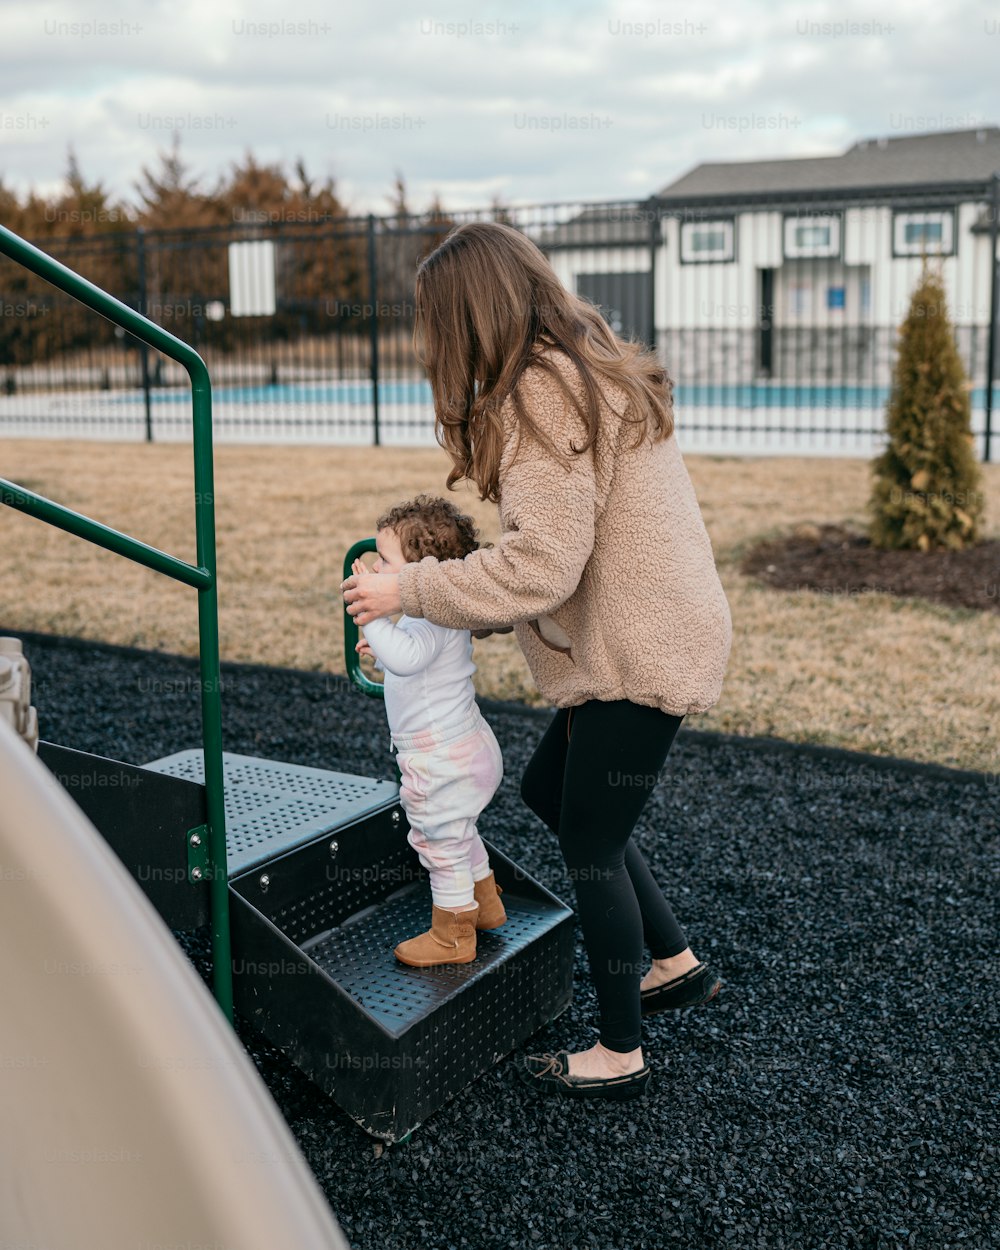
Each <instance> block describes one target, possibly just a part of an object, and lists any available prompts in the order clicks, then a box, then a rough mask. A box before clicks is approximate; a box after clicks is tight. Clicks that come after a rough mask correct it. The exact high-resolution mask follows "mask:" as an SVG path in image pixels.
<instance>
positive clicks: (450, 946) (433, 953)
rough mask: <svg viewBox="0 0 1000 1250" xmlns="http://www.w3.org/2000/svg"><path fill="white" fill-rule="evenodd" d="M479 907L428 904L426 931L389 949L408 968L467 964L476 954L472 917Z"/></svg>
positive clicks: (473, 920)
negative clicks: (453, 908)
mask: <svg viewBox="0 0 1000 1250" xmlns="http://www.w3.org/2000/svg"><path fill="white" fill-rule="evenodd" d="M478 914H479V908H478V906H476V907H470V908H469V910H468V911H448V910H447V909H446V908H444V907H438V906H437V904H436V903H432V904H431V927H430V928H429V929H428V930H427V932H426V933H421V934H419V935H418V936H417V937H412V938H407V939H406V941H405V942H400V944H399V945H398V946H397V947H396V949H395V950H394V951H393V954H394V955H395V956H396V958H397V959H398V960H399V961H400V963H404V964H408V965H409V966H410V967H411V968H432V967H433V966H434V965H435V964H470V963H472V961H473V960H474V959H475V957H476V918H477V916H478Z"/></svg>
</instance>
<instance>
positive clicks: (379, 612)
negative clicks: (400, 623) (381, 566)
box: [340, 573, 403, 625]
mask: <svg viewBox="0 0 1000 1250" xmlns="http://www.w3.org/2000/svg"><path fill="white" fill-rule="evenodd" d="M340 589H341V592H342V593H343V596H344V602H345V603H346V604H347V605H348V606H347V614H348V616H353V617H354V621H355V624H357V625H367V624H368V622H369V621H374V620H377V619H378V618H379V617H380V616H393V615H395V613H397V612H402V610H403V605H402V603H401V602H400V598H399V574H398V573H352V574H351V576H350V577H348V578H347V579H346V581H343V582H341V583H340Z"/></svg>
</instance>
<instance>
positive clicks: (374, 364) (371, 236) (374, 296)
mask: <svg viewBox="0 0 1000 1250" xmlns="http://www.w3.org/2000/svg"><path fill="white" fill-rule="evenodd" d="M368 300H369V307H370V308H371V316H370V318H369V322H368V324H369V327H370V347H371V379H372V418H373V422H374V442H373V446H375V447H378V445H379V442H380V439H379V424H378V266H377V263H376V257H375V214H374V213H369V214H368Z"/></svg>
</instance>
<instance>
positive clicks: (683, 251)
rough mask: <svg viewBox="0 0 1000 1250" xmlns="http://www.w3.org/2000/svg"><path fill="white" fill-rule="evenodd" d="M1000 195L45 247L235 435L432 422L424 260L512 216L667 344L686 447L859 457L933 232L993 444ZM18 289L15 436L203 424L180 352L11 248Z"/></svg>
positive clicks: (630, 327) (137, 434)
mask: <svg viewBox="0 0 1000 1250" xmlns="http://www.w3.org/2000/svg"><path fill="white" fill-rule="evenodd" d="M998 207H1000V177H994V179H993V180H992V181H991V183H989V184H987V185H986V186H985V187H983V186H978V187H972V186H968V185H964V186H953V187H923V188H913V187H909V188H905V189H901V188H899V187H888V188H883V189H875V190H872V189H870V188H869V189H867V190H864V191H856V192H853V191H850V190H848V191H839V192H836V193H834V192H831V191H827V192H823V193H819V192H816V193H814V194H812V195H809V196H804V195H801V194H799V195H796V196H795V197H794V199H791V198H790V197H788V196H787V195H785V196H782V195H779V194H777V193H768V194H757V195H746V196H741V197H739V198H738V199H737V198H735V197H731V196H730V197H721V196H720V197H714V198H713V199H711V200H707V199H703V200H701V201H698V200H690V199H688V200H679V199H678V200H668V199H658V198H651V199H648V200H643V201H635V200H630V201H616V202H611V201H608V202H601V203H562V204H550V205H535V206H528V207H511V208H507V209H502V210H501V209H483V210H472V211H465V212H457V213H454V214H449V215H447V216H444V215H441V214H438V215H435V216H433V217H432V216H427V215H412V216H405V217H400V216H398V215H397V216H394V217H377V216H368V217H363V218H349V219H345V218H339V219H333V220H330V219H316V220H311V221H294V222H289V221H287V220H281V219H276V220H272V219H271V218H270V217H269V216H268V215H267V214H261V213H247V214H243V215H241V217H240V219H239V220H234V222H233V223H232V225H231V226H226V227H214V228H206V229H204V230H196V231H157V232H144V231H142V230H130V231H119V232H116V233H114V234H109V235H98V236H94V237H89V238H85V239H67V240H55V241H48V242H46V243H44V244H43V246H44V247H45V250H47V251H49V252H51V253H52V254H53V255H55V256H56V257H57V258H58V259H59V260H62V261H64V262H65V263H66V264H68V265H69V266H71V267H72V268H73V269H75V270H77V271H78V272H80V273H82V274H83V275H84V276H85V277H87V278H90V279H91V280H92V281H94V282H95V283H97V284H98V285H99V286H102V287H104V288H105V289H107V290H109V291H111V292H112V294H114V295H117V296H118V297H119V298H121V299H124V300H125V301H126V302H127V303H129V304H131V305H132V306H134V307H136V308H138V309H139V310H140V311H142V312H144V313H146V315H148V316H150V317H151V318H152V319H153V320H154V321H157V322H158V323H160V324H161V325H163V326H165V327H167V328H168V329H170V330H172V331H173V332H174V333H175V334H177V335H178V336H179V337H180V338H182V339H183V340H185V341H186V342H189V343H190V344H191V345H192V346H194V347H195V348H196V349H197V350H198V351H199V352H200V353H201V354H202V355H203V356H204V357H205V359H206V361H207V363H208V365H209V368H210V371H211V374H212V378H213V382H214V385H215V422H216V430H217V436H218V438H219V439H220V440H247V441H310V442H312V441H315V442H321V441H323V442H331V441H332V442H344V443H358V442H374V443H376V444H378V443H400V444H407V445H413V444H421V443H426V444H428V445H429V444H432V443H433V441H434V432H433V431H434V417H433V406H432V402H431V396H430V389H429V386H428V385H427V382H426V379H425V377H424V374H423V370H422V369H421V368H420V366H419V365H418V363H417V362H416V360H415V359H414V357H413V351H412V342H411V336H412V324H413V276H414V272H415V269H416V266H417V264H418V262H419V260H420V259H421V257H422V256H424V255H426V253H427V252H429V251H430V250H431V249H433V248H434V247H435V246H436V245H437V244H438V242H440V240H441V239H442V238H444V236H445V235H446V234H447V232H448V230H449V229H450V228H451V226H452V225H453V224H455V223H457V222H460V221H468V220H476V219H478V220H490V219H494V220H495V219H499V220H504V221H507V222H508V223H509V224H511V225H514V226H516V227H517V228H518V229H521V230H523V231H524V232H525V233H526V234H527V235H528V236H529V237H530V238H531V239H533V240H534V242H535V243H537V244H538V246H539V247H540V248H541V249H542V250H543V252H545V254H546V255H547V257H548V258H549V260H550V262H551V264H552V265H553V267H554V269H555V270H556V272H557V273H558V274H559V276H560V278H561V279H562V281H563V282H564V284H565V285H566V286H567V287H568V288H569V289H570V290H573V291H576V292H577V293H578V294H580V295H582V296H584V297H585V298H587V299H589V300H591V301H592V302H593V303H595V304H597V305H598V306H600V308H601V309H602V312H603V313H604V315H605V316H606V318H607V319H608V321H609V323H610V324H611V325H612V326H613V328H614V329H615V330H616V331H618V332H619V333H620V334H622V335H623V336H625V337H630V336H632V337H636V338H639V339H642V340H644V341H646V342H649V343H651V344H653V345H654V346H655V348H656V350H657V351H658V352H659V354H660V356H661V358H662V359H663V361H664V363H665V364H666V365H667V367H668V369H669V371H670V373H671V376H672V377H673V379H674V384H675V386H674V397H675V410H676V417H677V429H678V438H679V439H680V441H681V444H682V446H683V448H684V449H685V450H686V451H717V452H721V453H754V452H762V453H771V454H774V453H784V452H796V453H803V454H809V453H819V454H822V453H826V454H839V455H845V454H846V455H851V454H857V455H868V454H871V453H872V452H873V451H874V450H876V449H877V448H878V447H879V446H881V444H882V443H883V441H884V420H885V419H884V413H885V405H886V400H887V397H888V393H889V389H890V386H891V382H892V371H893V364H894V360H895V354H896V339H897V333H898V327H899V325H900V323H901V322H902V321H903V319H904V317H905V316H906V313H907V310H908V307H909V302H910V296H911V294H912V291H913V288H914V286H915V284H916V282H917V279H918V277H919V273H920V268H921V255H922V254H923V253H926V254H928V255H929V256H930V257H940V265H941V271H942V274H943V277H944V280H945V288H946V291H947V305H946V311H947V313H948V315H949V317H950V319H951V322H952V325H953V327H954V332H955V340H956V344H957V346H958V350H959V352H960V354H961V357H962V360H963V362H964V365H965V369H966V373H967V377H968V384H969V389H970V398H971V407H972V420H973V430H974V433H975V436H976V440H977V446H978V447H979V448H980V450H981V455H982V456H983V458H984V459H989V458H990V454H991V447H990V442H991V437H992V432H991V426H992V411H993V407H994V406H995V405H996V404H997V402H998V399H1000V395H998V394H997V393H996V391H997V387H996V381H997V374H998V364H1000V351H998V312H997V301H998V267H997V260H996V257H997V214H998ZM991 258H992V262H991ZM935 263H937V262H936V261H935ZM0 305H2V312H3V316H2V317H0V434H7V435H50V436H62V437H104V438H147V439H173V438H186V437H188V436H189V434H190V410H189V405H188V402H187V390H186V379H185V378H184V376H183V375H182V373H181V371H179V370H178V369H177V368H176V367H175V366H174V365H172V364H171V362H169V361H167V360H166V359H164V358H162V357H160V356H159V355H158V354H157V353H155V352H154V351H152V350H151V349H148V348H146V347H144V346H143V345H142V344H138V343H136V342H135V341H133V340H131V339H130V338H129V336H128V335H126V334H124V333H123V332H122V331H121V330H120V329H116V328H115V327H112V326H110V325H109V324H106V323H103V322H101V321H99V320H98V319H96V318H95V317H94V316H93V315H92V314H90V313H88V312H87V311H86V310H84V309H83V308H82V307H81V306H80V305H78V304H75V303H74V302H73V301H71V300H69V299H68V297H64V296H60V295H59V294H58V293H55V292H53V291H52V290H51V288H46V287H45V286H44V285H43V284H42V283H41V282H40V281H39V280H38V279H36V278H34V277H33V276H32V275H30V274H28V273H26V272H24V271H22V270H18V269H17V268H16V267H15V266H13V265H12V264H11V263H10V262H8V261H6V260H4V261H2V262H0ZM987 378H992V379H993V386H992V387H989V386H988V385H987Z"/></svg>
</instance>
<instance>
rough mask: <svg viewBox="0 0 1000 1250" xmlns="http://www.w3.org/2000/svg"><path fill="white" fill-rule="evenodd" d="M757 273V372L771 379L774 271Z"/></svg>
mask: <svg viewBox="0 0 1000 1250" xmlns="http://www.w3.org/2000/svg"><path fill="white" fill-rule="evenodd" d="M757 272H758V273H759V274H760V278H759V279H758V282H757V286H758V291H759V296H760V298H759V299H758V301H757V372H758V374H760V375H762V376H764V377H768V378H769V377H771V376H772V374H773V372H774V338H773V336H774V270H773V269H759V270H758V271H757Z"/></svg>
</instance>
